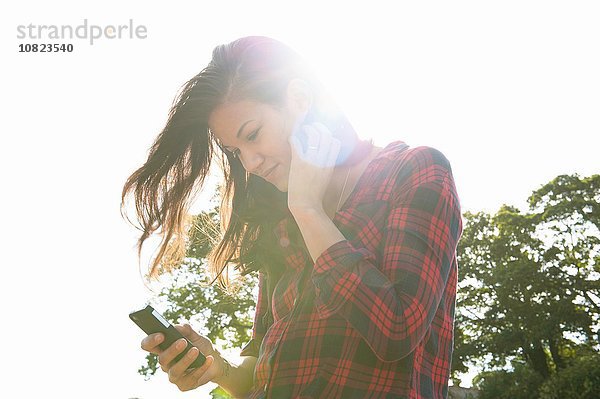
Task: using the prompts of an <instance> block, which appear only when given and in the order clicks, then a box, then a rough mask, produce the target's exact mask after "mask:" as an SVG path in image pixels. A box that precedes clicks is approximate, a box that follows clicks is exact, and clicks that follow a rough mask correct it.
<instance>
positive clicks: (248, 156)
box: [240, 150, 264, 173]
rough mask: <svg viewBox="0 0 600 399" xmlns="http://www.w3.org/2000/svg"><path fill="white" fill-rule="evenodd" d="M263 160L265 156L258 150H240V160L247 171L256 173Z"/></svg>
mask: <svg viewBox="0 0 600 399" xmlns="http://www.w3.org/2000/svg"><path fill="white" fill-rule="evenodd" d="M263 161H264V158H263V157H262V156H261V155H260V154H259V153H258V152H256V151H248V150H246V151H242V150H240V162H242V166H243V167H244V169H246V171H247V172H250V173H255V172H256V171H257V170H258V169H259V168H260V165H262V163H263Z"/></svg>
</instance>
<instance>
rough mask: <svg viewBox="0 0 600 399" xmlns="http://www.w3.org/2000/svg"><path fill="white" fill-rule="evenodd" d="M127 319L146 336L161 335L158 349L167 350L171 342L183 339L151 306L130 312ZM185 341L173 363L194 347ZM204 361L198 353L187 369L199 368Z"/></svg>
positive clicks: (204, 358) (203, 357) (200, 353)
mask: <svg viewBox="0 0 600 399" xmlns="http://www.w3.org/2000/svg"><path fill="white" fill-rule="evenodd" d="M129 318H130V319H131V320H132V321H133V322H134V323H135V324H137V325H138V326H139V327H140V328H141V329H142V330H143V331H144V332H145V333H146V334H148V335H150V334H154V333H162V334H163V335H164V337H165V340H164V341H163V342H161V343H160V344H159V345H158V347H159V348H160V349H162V350H165V349H167V348H168V347H169V346H171V345H172V344H173V342H175V341H177V340H178V339H181V338H185V337H184V336H183V335H181V333H180V332H179V331H178V330H177V329H176V328H175V326H174V325H172V324H171V323H169V322H168V321H167V319H165V318H164V317H163V315H161V314H160V313H158V312H157V311H156V310H155V309H154V308H153V307H152V306H150V305H148V306H146V307H145V308H144V309H142V310H138V311H136V312H132V313H130V314H129ZM185 340H186V341H187V346H186V348H185V349H184V350H183V352H181V353H180V354H179V355H177V357H175V359H173V363H177V362H178V361H179V360H180V359H181V358H182V357H183V356H185V354H186V353H187V352H188V351H189V350H190V349H191V348H192V347H193V346H194V345H192V343H191V342H190V341H189V340H188V339H187V338H185ZM205 361H206V357H205V356H204V355H203V354H202V352H199V353H198V357H197V358H196V359H194V361H193V362H192V364H190V366H189V367H188V369H191V368H196V367H200V366H202V365H203V364H204V362H205Z"/></svg>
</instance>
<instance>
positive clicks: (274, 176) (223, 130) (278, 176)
mask: <svg viewBox="0 0 600 399" xmlns="http://www.w3.org/2000/svg"><path fill="white" fill-rule="evenodd" d="M295 119H296V118H295V117H294V116H293V115H292V113H291V112H287V111H286V109H285V108H284V109H282V110H280V109H277V108H275V107H273V106H271V105H268V104H263V103H258V102H255V101H247V100H245V101H239V102H235V103H226V104H223V105H220V106H218V107H217V108H216V109H215V110H214V111H213V112H212V113H211V114H210V117H209V120H208V125H209V128H210V130H211V131H212V133H213V135H214V136H215V138H216V139H217V141H218V142H219V144H220V145H221V147H222V148H224V149H225V150H226V151H229V152H230V153H233V154H234V155H235V156H236V157H237V158H239V159H240V161H241V163H242V165H243V166H244V169H246V171H248V172H249V173H252V174H254V175H257V176H260V177H262V178H263V179H265V180H266V181H268V182H269V183H271V184H273V185H274V186H275V187H277V189H278V190H279V191H282V192H285V191H287V188H288V175H289V170H290V161H291V148H290V145H289V143H288V137H289V136H290V134H291V133H292V128H293V126H294V124H295Z"/></svg>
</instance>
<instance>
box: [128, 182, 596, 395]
mask: <svg viewBox="0 0 600 399" xmlns="http://www.w3.org/2000/svg"><path fill="white" fill-rule="evenodd" d="M528 203H529V209H528V210H519V209H517V208H516V207H514V206H509V205H504V206H502V207H501V208H500V209H499V210H498V211H497V212H496V213H495V214H489V213H486V212H476V213H470V212H467V213H465V214H464V215H463V216H464V231H463V235H462V238H461V240H460V242H459V246H458V258H459V289H458V298H457V311H456V323H455V347H454V354H453V363H452V375H453V379H454V382H455V383H458V382H460V376H461V373H464V372H466V371H467V370H468V369H469V367H472V366H475V367H477V368H479V369H480V370H481V372H480V373H479V375H478V376H477V377H476V378H475V379H474V381H473V382H474V384H475V385H476V386H477V387H478V388H479V389H480V392H481V394H480V397H481V398H482V399H485V398H511V399H512V398H528V399H529V398H538V397H539V398H542V399H543V398H559V397H560V398H568V397H574V398H575V397H577V398H582V399H583V398H593V397H600V355H599V347H600V345H599V344H600V337H599V329H600V262H599V260H600V175H593V176H590V177H586V178H581V177H580V176H578V175H561V176H558V177H556V178H555V179H553V180H552V181H550V182H549V183H547V184H545V185H543V186H541V187H540V188H538V189H537V190H535V191H534V192H533V193H532V194H531V196H530V197H529V200H528ZM216 215H217V213H216V210H213V211H211V212H206V213H203V214H201V215H198V216H196V217H195V223H194V224H193V230H192V234H191V240H190V243H189V246H188V249H187V257H186V259H185V262H184V263H183V264H182V265H181V267H180V268H179V269H178V270H177V271H175V272H174V274H173V279H172V284H171V285H170V286H168V287H166V288H164V289H163V290H162V291H161V293H160V294H159V295H158V296H159V298H160V299H162V300H164V301H165V302H167V304H168V310H167V311H166V312H165V316H166V317H167V318H168V319H170V320H171V321H173V322H181V321H192V322H195V323H194V325H196V326H201V330H200V333H202V334H204V335H206V336H207V337H208V338H209V339H211V341H213V342H220V343H221V344H222V345H223V346H224V347H226V348H227V347H241V346H242V345H243V344H244V343H245V342H247V341H248V340H249V339H250V332H251V327H252V318H253V312H254V306H255V294H256V292H255V289H256V276H255V275H248V276H246V277H245V280H244V284H243V285H242V286H241V289H240V291H239V292H238V293H237V295H236V296H235V297H232V296H228V295H226V294H225V293H224V292H222V291H221V290H220V289H219V288H218V287H216V286H209V285H208V284H207V282H208V277H207V275H206V273H205V269H206V264H205V262H206V260H205V259H206V255H207V254H208V251H209V249H210V243H211V242H212V241H213V240H212V238H213V237H211V234H213V233H212V232H214V231H215V230H214V225H215V224H216V223H217V220H216ZM156 369H157V363H156V358H155V357H154V356H152V355H149V356H148V357H147V363H146V364H145V365H144V366H142V368H141V369H140V373H142V374H144V375H146V376H150V375H151V374H153V373H154V372H155V371H156ZM574 384H575V385H574ZM557 392H559V393H561V394H560V395H559V396H556V395H557V394H556V393H557ZM212 395H213V398H227V397H228V396H227V394H226V393H225V392H224V391H223V390H222V389H220V388H217V389H215V390H213V392H212Z"/></svg>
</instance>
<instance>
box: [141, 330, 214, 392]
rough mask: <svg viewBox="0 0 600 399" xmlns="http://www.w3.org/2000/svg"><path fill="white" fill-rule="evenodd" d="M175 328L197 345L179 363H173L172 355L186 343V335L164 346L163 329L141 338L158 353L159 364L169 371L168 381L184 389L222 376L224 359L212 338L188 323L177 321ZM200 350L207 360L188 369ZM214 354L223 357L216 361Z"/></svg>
mask: <svg viewBox="0 0 600 399" xmlns="http://www.w3.org/2000/svg"><path fill="white" fill-rule="evenodd" d="M175 328H176V329H177V330H179V332H180V333H181V334H182V335H183V336H184V337H186V338H187V339H188V340H189V341H190V342H191V343H192V345H194V347H193V348H191V349H190V350H189V351H188V353H187V354H186V355H185V356H184V357H182V358H181V359H180V360H179V361H178V362H177V363H173V364H171V363H172V361H173V359H174V358H175V357H176V356H177V355H179V354H180V353H181V352H183V350H184V349H185V347H186V342H185V341H184V340H183V339H181V340H178V341H175V342H174V343H173V344H172V345H171V346H170V347H168V348H167V349H165V350H161V349H160V348H159V347H158V345H159V344H160V343H161V342H163V340H164V336H163V334H161V333H156V334H150V335H148V336H147V337H146V338H144V339H143V340H142V349H143V350H145V351H147V352H150V353H154V354H156V355H158V363H159V364H160V368H161V369H162V370H163V371H164V372H165V373H167V374H168V375H169V381H171V382H172V383H173V384H175V385H177V387H178V388H179V390H181V391H190V390H192V389H196V388H198V387H199V386H202V385H204V384H206V383H207V382H210V381H211V380H213V379H214V378H217V377H219V376H221V375H222V374H223V362H222V359H221V358H220V356H219V355H218V353H217V352H216V351H215V350H214V348H213V345H212V343H211V342H210V340H209V339H208V338H206V337H203V336H201V335H200V334H198V333H197V332H195V331H194V330H193V329H192V327H191V326H190V325H189V324H184V325H176V326H175ZM198 351H200V352H202V353H203V354H204V355H205V356H206V362H205V363H204V364H203V365H202V366H201V367H198V368H194V369H190V370H186V369H187V368H188V366H189V365H190V364H192V362H193V361H194V359H196V358H197V357H198V354H199V353H198ZM215 356H217V357H218V358H219V360H220V361H216V359H215Z"/></svg>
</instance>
